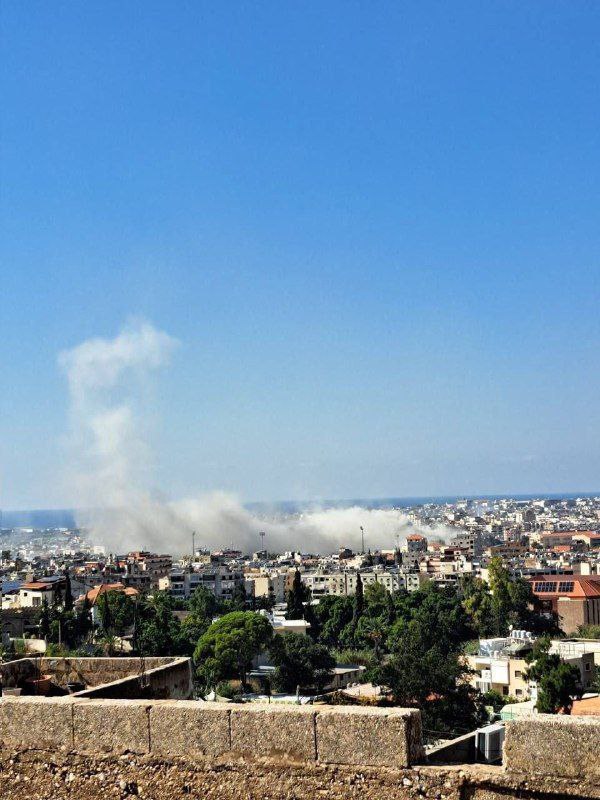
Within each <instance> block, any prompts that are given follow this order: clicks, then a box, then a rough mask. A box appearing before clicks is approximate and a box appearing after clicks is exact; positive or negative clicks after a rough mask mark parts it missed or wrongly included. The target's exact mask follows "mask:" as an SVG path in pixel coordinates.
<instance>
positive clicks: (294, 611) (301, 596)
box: [285, 569, 310, 619]
mask: <svg viewBox="0 0 600 800" xmlns="http://www.w3.org/2000/svg"><path fill="white" fill-rule="evenodd" d="M309 598H310V591H309V590H308V587H306V586H305V585H304V584H303V583H302V576H301V575H300V570H298V569H297V570H296V571H295V572H294V582H293V584H292V588H291V589H290V591H289V592H288V594H287V611H286V615H285V616H286V619H304V603H306V602H307V601H308V600H309Z"/></svg>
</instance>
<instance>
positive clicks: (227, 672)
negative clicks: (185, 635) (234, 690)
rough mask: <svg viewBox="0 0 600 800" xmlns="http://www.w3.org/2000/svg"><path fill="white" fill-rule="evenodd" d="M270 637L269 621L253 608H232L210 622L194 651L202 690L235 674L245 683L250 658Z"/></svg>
mask: <svg viewBox="0 0 600 800" xmlns="http://www.w3.org/2000/svg"><path fill="white" fill-rule="evenodd" d="M272 638H273V629H272V627H271V624H270V622H269V621H268V620H267V619H266V618H265V617H263V616H262V615H261V614H255V613H254V612H252V611H233V612H231V613H230V614H225V616H223V617H221V618H220V619H218V620H217V621H216V622H213V623H212V625H210V627H209V628H208V630H207V631H206V632H205V633H204V634H203V635H202V636H201V637H200V639H199V640H198V644H197V645H196V649H195V651H194V661H195V663H196V666H197V675H198V678H199V680H200V683H201V684H202V686H203V687H204V688H205V690H210V689H212V688H214V686H216V684H217V683H219V682H220V681H222V680H230V679H231V678H238V679H239V680H240V681H241V683H242V685H244V684H245V683H246V674H247V672H248V670H249V669H250V666H251V664H252V659H253V658H254V657H255V656H257V655H258V654H259V653H260V652H261V651H262V650H263V649H264V648H266V647H268V645H269V644H270V643H271V640H272Z"/></svg>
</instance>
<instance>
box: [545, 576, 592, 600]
mask: <svg viewBox="0 0 600 800" xmlns="http://www.w3.org/2000/svg"><path fill="white" fill-rule="evenodd" d="M529 582H530V583H531V584H532V588H533V593H534V594H536V595H538V596H539V597H548V598H549V597H573V598H578V597H600V576H598V577H593V578H592V577H581V576H580V575H538V576H536V577H535V578H529ZM539 583H550V584H554V587H553V589H551V590H550V591H536V589H535V586H536V584H539ZM561 583H562V584H563V585H564V584H565V583H572V584H573V590H572V591H570V592H567V591H564V589H563V591H559V584H561Z"/></svg>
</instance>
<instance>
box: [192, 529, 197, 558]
mask: <svg viewBox="0 0 600 800" xmlns="http://www.w3.org/2000/svg"><path fill="white" fill-rule="evenodd" d="M195 555H196V531H192V561H193V560H194V556H195Z"/></svg>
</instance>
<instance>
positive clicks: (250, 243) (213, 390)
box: [0, 0, 600, 508]
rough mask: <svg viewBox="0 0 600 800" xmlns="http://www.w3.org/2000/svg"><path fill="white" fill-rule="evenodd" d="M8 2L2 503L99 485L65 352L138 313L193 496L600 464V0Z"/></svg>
mask: <svg viewBox="0 0 600 800" xmlns="http://www.w3.org/2000/svg"><path fill="white" fill-rule="evenodd" d="M0 24H1V32H2V66H1V70H2V72H1V90H2V101H1V116H2V193H1V209H0V210H1V223H2V232H1V236H0V256H1V262H0V269H1V276H0V277H1V280H0V302H1V305H0V364H1V391H0V470H1V485H0V506H3V507H4V508H10V507H13V508H14V507H40V506H41V507H44V506H60V505H64V504H69V503H72V502H75V501H76V500H74V498H73V497H72V496H68V492H67V493H65V490H64V488H63V484H62V482H61V481H60V480H59V478H58V476H59V474H60V472H61V464H62V460H63V458H64V453H63V443H62V437H63V435H64V432H65V430H66V427H67V391H66V385H65V378H64V375H63V374H61V372H60V370H59V369H58V366H57V354H58V353H59V351H61V350H64V349H65V348H70V347H73V346H75V345H76V344H78V343H79V342H81V341H83V340H85V339H87V338H89V337H91V336H105V337H113V336H115V335H116V334H117V333H118V332H119V330H120V329H121V327H122V325H123V324H124V322H125V321H126V320H127V319H128V318H129V317H131V316H132V315H134V316H140V317H143V318H145V319H147V320H149V321H150V322H151V323H152V324H153V325H154V326H156V327H157V328H158V329H160V330H164V331H166V332H168V333H169V334H171V335H172V336H174V337H176V338H177V339H178V340H179V341H180V342H181V346H180V347H179V348H178V349H177V351H176V353H175V355H174V357H173V360H172V363H171V365H170V366H169V367H168V368H167V369H164V370H163V371H162V372H161V373H160V375H159V376H158V378H157V383H156V386H155V393H154V395H153V400H152V415H153V419H154V420H155V422H156V437H155V438H156V442H155V447H156V449H155V459H156V462H157V467H156V474H155V477H154V483H155V485H156V486H157V487H159V488H160V489H161V490H162V491H163V492H164V493H165V494H166V495H167V496H169V497H180V496H183V495H189V494H193V493H196V492H200V491H204V490H210V489H227V490H233V491H236V492H239V494H240V496H241V497H242V498H243V499H245V500H265V499H266V500H275V499H303V498H319V497H321V498H335V497H337V498H344V497H357V496H358V497H377V496H406V495H430V494H453V493H468V494H476V493H483V492H488V493H494V492H523V493H525V492H538V491H539V492H543V491H569V490H570V491H580V490H581V491H583V490H597V489H600V356H599V345H600V302H599V300H600V113H599V111H600V108H599V106H600V93H599V90H600V4H599V3H598V2H597V1H596V0H589V1H588V2H586V1H585V0H577V1H576V2H574V1H573V0H565V2H557V1H555V0H538V1H536V0H530V2H523V0H516V1H515V2H498V1H497V0H494V1H493V2H492V1H491V0H490V1H489V2H486V1H485V0H484V1H483V2H481V1H479V0H471V2H459V0H454V2H451V3H448V2H426V1H425V0H415V2H402V0H394V2H389V3H386V2H361V3H357V2H351V0H344V2H333V0H329V2H328V1H327V0H319V2H281V0H277V2H267V1H266V0H261V2H212V3H204V2H200V0H194V2H184V1H183V0H178V2H175V3H173V2H166V0H165V1H164V2H153V1H152V0H144V2H141V1H140V2H122V0H118V2H112V1H111V0H103V1H102V2H86V3H77V2H60V1H59V0H55V2H51V3H49V2H31V1H29V2H28V1H27V0H25V2H23V0H4V2H3V3H2V13H1V23H0Z"/></svg>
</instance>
